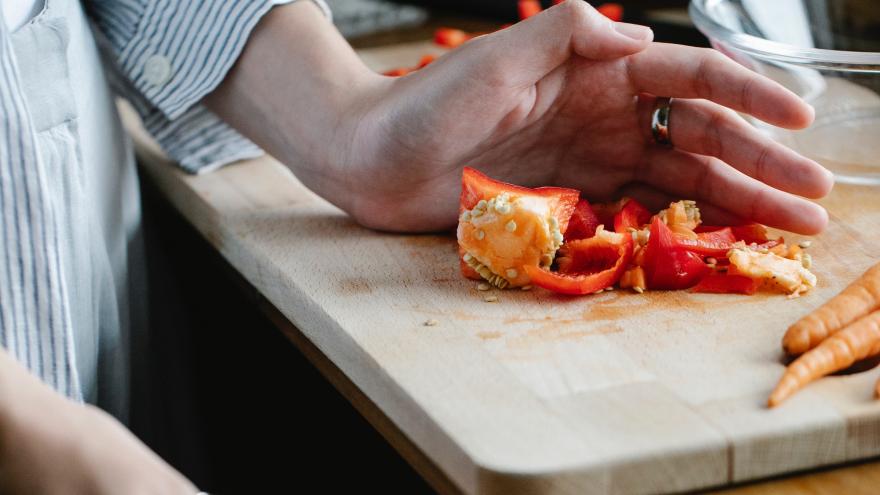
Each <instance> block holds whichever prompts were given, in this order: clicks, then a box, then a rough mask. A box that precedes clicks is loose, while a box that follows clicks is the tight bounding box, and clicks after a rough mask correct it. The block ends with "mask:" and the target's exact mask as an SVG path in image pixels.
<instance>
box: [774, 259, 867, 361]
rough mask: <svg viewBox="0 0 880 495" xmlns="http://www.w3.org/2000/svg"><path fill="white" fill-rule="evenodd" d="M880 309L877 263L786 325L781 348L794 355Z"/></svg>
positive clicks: (805, 350)
mask: <svg viewBox="0 0 880 495" xmlns="http://www.w3.org/2000/svg"><path fill="white" fill-rule="evenodd" d="M877 309H880V263H878V264H876V265H874V266H873V267H871V268H870V269H868V271H866V272H865V274H864V275H862V276H861V277H859V279H858V280H856V281H855V282H853V283H852V284H850V285H849V286H848V287H847V288H846V289H844V290H843V292H841V293H840V294H838V295H837V296H835V297H834V298H833V299H831V300H830V301H828V302H827V303H825V304H824V305H822V307H820V308H819V309H817V310H816V311H813V312H812V313H810V314H809V315H807V316H805V317H804V318H802V319H801V320H800V321H798V322H797V323H795V324H794V325H792V326H790V327H789V328H788V331H787V332H785V336H784V337H783V338H782V349H783V350H785V352H787V353H789V354H791V355H795V356H796V355H798V354H803V353H804V352H807V351H808V350H810V349H812V348H814V347H816V346H817V345H819V343H820V342H822V341H823V340H825V339H826V338H827V337H828V336H829V335H833V334H834V333H835V332H837V331H839V330H840V329H842V328H844V327H845V326H847V325H849V324H850V323H852V322H853V321H855V320H856V319H857V318H861V317H862V316H865V315H866V314H868V313H870V312H871V311H874V310H877Z"/></svg>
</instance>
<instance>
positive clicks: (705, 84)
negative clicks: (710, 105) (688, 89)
mask: <svg viewBox="0 0 880 495" xmlns="http://www.w3.org/2000/svg"><path fill="white" fill-rule="evenodd" d="M710 53H711V52H704V53H703V55H702V56H701V57H700V58H699V59H698V60H697V68H696V70H694V78H693V90H694V93H696V94H697V95H699V96H701V97H703V98H706V99H712V76H711V72H712V64H713V62H712V60H713V57H714V55H711V54H710Z"/></svg>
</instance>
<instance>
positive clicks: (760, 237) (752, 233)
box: [694, 223, 770, 244]
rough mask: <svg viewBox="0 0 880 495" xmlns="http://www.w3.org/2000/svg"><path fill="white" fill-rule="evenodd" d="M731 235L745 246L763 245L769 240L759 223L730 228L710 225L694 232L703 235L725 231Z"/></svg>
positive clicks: (701, 226) (702, 226)
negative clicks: (728, 231)
mask: <svg viewBox="0 0 880 495" xmlns="http://www.w3.org/2000/svg"><path fill="white" fill-rule="evenodd" d="M727 228H729V229H730V231H731V232H732V233H733V237H734V238H735V239H736V240H738V241H743V242H745V243H746V244H751V243H753V242H754V243H755V244H763V243H765V242H767V241H769V240H770V236H769V235H768V232H767V227H765V226H763V225H761V224H760V223H749V224H745V225H736V226H732V227H718V226H712V225H700V226H698V227H697V228H696V229H694V232H697V233H698V234H699V233H704V232H714V231H717V230H722V229H727Z"/></svg>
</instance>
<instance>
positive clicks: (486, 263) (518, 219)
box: [457, 168, 579, 288]
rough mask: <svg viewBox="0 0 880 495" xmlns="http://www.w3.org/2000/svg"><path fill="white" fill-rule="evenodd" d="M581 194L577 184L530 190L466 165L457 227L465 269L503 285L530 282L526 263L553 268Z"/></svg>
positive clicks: (499, 285) (466, 274)
mask: <svg viewBox="0 0 880 495" xmlns="http://www.w3.org/2000/svg"><path fill="white" fill-rule="evenodd" d="M578 196H579V192H578V191H576V190H574V189H564V188H559V187H541V188H537V189H529V188H527V187H520V186H515V185H513V184H507V183H504V182H500V181H496V180H493V179H490V178H489V177H487V176H486V175H484V174H482V173H480V172H478V171H477V170H474V169H472V168H465V169H464V171H463V172H462V189H461V197H460V202H459V223H458V230H457V237H458V243H459V247H460V252H461V260H462V274H463V275H464V276H466V277H468V278H475V276H478V277H479V278H482V279H485V280H487V281H488V282H489V283H491V284H492V285H495V286H496V287H499V288H506V287H508V286H510V287H521V286H525V285H528V284H529V277H528V275H526V272H525V271H524V268H525V267H526V266H529V265H531V266H535V267H537V266H539V265H540V266H544V267H548V268H549V267H550V265H551V264H552V263H553V259H554V257H555V255H556V251H557V250H558V249H559V247H560V246H561V245H562V241H563V232H565V230H566V229H567V228H568V221H569V218H571V215H572V212H573V211H574V208H575V205H576V204H577V202H578Z"/></svg>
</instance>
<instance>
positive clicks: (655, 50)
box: [629, 43, 814, 129]
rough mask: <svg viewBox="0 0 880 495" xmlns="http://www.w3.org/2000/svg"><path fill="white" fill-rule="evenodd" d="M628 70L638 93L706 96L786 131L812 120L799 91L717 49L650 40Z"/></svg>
mask: <svg viewBox="0 0 880 495" xmlns="http://www.w3.org/2000/svg"><path fill="white" fill-rule="evenodd" d="M629 69H630V78H631V81H632V83H633V84H634V85H635V87H636V88H637V89H638V90H639V91H643V92H646V93H651V94H654V95H658V96H671V97H677V98H704V99H707V100H711V101H714V102H715V103H718V104H720V105H723V106H725V107H729V108H732V109H734V110H737V111H739V112H743V113H747V114H749V115H753V116H755V117H757V118H759V119H761V120H763V121H765V122H767V123H770V124H773V125H777V126H780V127H785V128H789V129H802V128H804V127H806V126H808V125H810V124H811V123H812V122H813V117H814V111H813V108H812V107H811V106H809V105H807V104H806V103H805V102H804V101H803V100H801V99H800V98H799V97H798V96H797V95H795V94H794V93H792V92H791V91H789V90H787V89H785V88H784V87H782V86H781V85H779V84H777V83H775V82H773V81H772V80H770V79H768V78H766V77H764V76H761V75H759V74H756V73H754V72H752V71H750V70H748V69H746V68H745V67H743V66H741V65H739V64H737V63H736V62H734V61H732V60H730V59H728V58H727V57H725V56H724V55H722V54H721V53H719V52H717V51H715V50H710V49H706V48H694V47H688V46H679V45H669V44H664V43H654V44H652V45H651V47H649V48H648V49H647V50H645V51H643V52H641V53H638V54H635V55H633V56H632V57H631V58H630V60H629Z"/></svg>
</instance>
